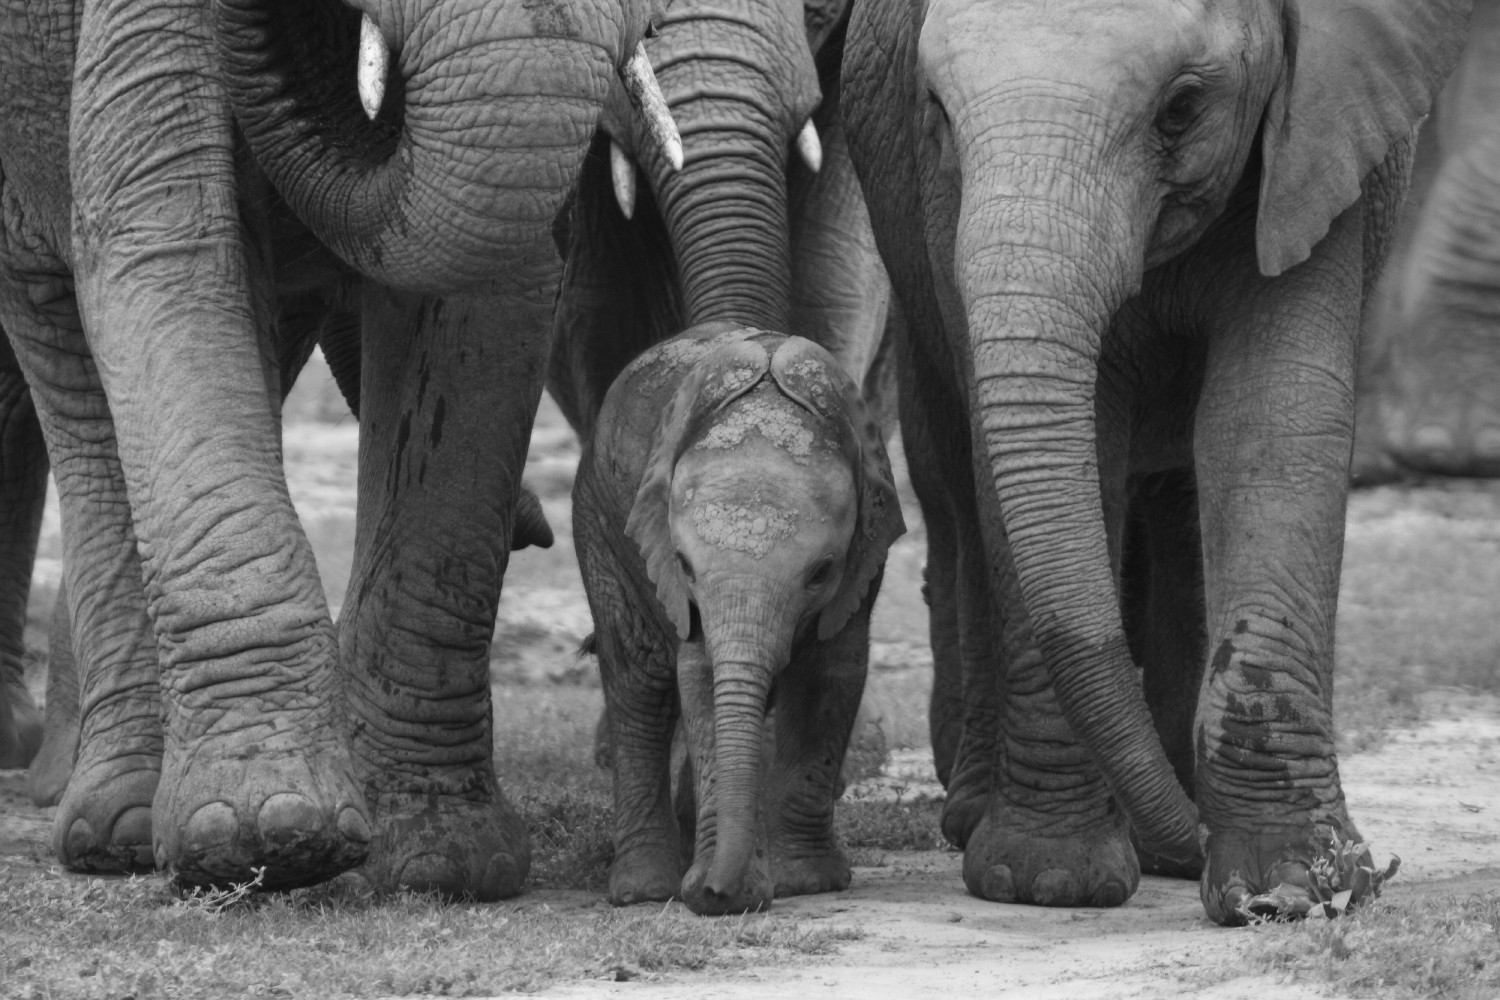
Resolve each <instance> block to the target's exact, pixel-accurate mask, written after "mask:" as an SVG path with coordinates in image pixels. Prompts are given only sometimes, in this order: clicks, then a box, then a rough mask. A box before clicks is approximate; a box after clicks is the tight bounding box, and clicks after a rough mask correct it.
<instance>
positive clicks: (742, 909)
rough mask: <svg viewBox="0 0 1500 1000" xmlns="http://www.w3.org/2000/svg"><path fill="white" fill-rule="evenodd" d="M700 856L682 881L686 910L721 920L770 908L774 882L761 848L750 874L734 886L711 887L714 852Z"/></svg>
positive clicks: (704, 852)
mask: <svg viewBox="0 0 1500 1000" xmlns="http://www.w3.org/2000/svg"><path fill="white" fill-rule="evenodd" d="M699 855H700V857H699V858H698V859H697V860H695V861H694V862H693V866H692V867H691V868H689V869H688V873H687V874H686V875H684V876H683V879H682V892H681V896H682V901H683V902H684V903H686V904H687V908H688V909H689V910H692V911H693V912H694V913H696V914H698V915H699V916H705V917H720V916H724V915H726V914H731V913H753V912H755V911H757V910H769V909H770V908H771V898H772V896H773V895H774V892H773V889H774V883H773V882H772V881H771V870H770V869H771V866H770V864H769V863H768V858H767V853H766V851H765V849H764V848H757V849H756V851H755V857H754V858H753V859H752V860H751V862H750V867H749V871H747V872H746V874H745V878H744V879H743V881H742V882H741V883H740V884H739V885H737V886H724V885H711V884H710V880H709V874H710V869H711V867H712V866H711V862H712V859H713V850H712V849H711V848H710V849H708V850H700V851H699Z"/></svg>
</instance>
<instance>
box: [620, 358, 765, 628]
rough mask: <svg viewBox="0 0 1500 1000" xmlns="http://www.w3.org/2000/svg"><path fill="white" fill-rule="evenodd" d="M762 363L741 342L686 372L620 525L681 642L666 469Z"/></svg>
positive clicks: (683, 607)
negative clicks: (643, 562)
mask: <svg viewBox="0 0 1500 1000" xmlns="http://www.w3.org/2000/svg"><path fill="white" fill-rule="evenodd" d="M668 343H671V342H670V341H669V342H668ZM767 364H768V359H767V358H766V352H765V349H764V348H762V347H761V346H760V345H759V344H757V343H755V342H754V341H751V340H744V341H740V342H738V343H731V344H727V345H725V346H724V347H721V348H719V349H718V350H716V351H715V352H714V353H713V354H711V355H709V356H708V357H707V358H704V359H703V360H701V361H699V362H698V363H697V364H695V365H694V366H693V367H692V368H690V369H688V372H687V374H686V375H685V376H684V377H683V379H682V381H681V383H679V384H678V386H677V391H676V392H675V393H674V394H673V395H672V399H671V401H670V402H668V403H667V408H666V409H665V410H664V411H663V412H662V415H661V421H660V423H658V424H657V427H656V436H655V437H654V438H653V439H652V441H651V456H650V457H649V458H648V459H647V460H646V470H645V473H644V474H643V475H642V477H641V485H640V487H639V488H638V489H637V490H636V494H635V503H634V504H633V505H632V506H631V508H630V517H629V519H628V520H627V521H626V522H625V534H626V535H627V536H629V537H630V539H631V540H632V541H634V542H635V544H636V545H637V546H639V547H640V550H641V555H642V556H643V557H644V558H645V560H646V575H647V576H648V577H650V578H651V582H652V584H654V585H655V587H656V596H657V597H658V598H659V599H660V600H661V605H662V607H663V608H665V609H666V612H667V617H668V618H669V619H670V620H671V622H672V626H673V627H674V628H676V629H677V634H678V636H680V637H681V638H683V639H686V638H687V637H688V632H689V630H690V622H689V617H688V582H687V580H686V579H685V578H684V577H683V575H682V570H681V568H679V567H678V565H677V547H676V545H674V544H673V542H672V525H671V520H670V518H669V517H668V513H669V511H670V508H671V506H672V471H673V470H674V469H675V468H676V467H677V460H678V459H679V458H680V457H682V453H683V451H685V450H686V449H687V446H688V444H689V443H690V442H692V441H693V440H694V439H695V438H696V437H697V436H698V433H699V430H700V429H701V428H702V427H703V425H704V424H705V423H706V422H707V421H709V420H710V419H712V417H713V414H714V411H716V410H718V409H719V408H720V407H722V406H724V405H725V404H726V403H729V402H731V401H733V400H734V399H737V398H738V397H740V396H742V395H744V394H745V393H747V392H749V391H750V390H751V389H752V388H753V387H754V386H755V384H756V383H757V382H759V381H760V380H761V378H762V377H763V376H764V375H765V373H766V366H767Z"/></svg>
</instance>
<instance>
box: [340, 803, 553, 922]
mask: <svg viewBox="0 0 1500 1000" xmlns="http://www.w3.org/2000/svg"><path fill="white" fill-rule="evenodd" d="M481 783H482V782H481ZM488 784H489V788H488V789H487V792H488V794H483V795H482V796H476V795H475V794H474V793H473V792H467V793H463V794H442V793H440V792H390V793H386V794H384V795H381V796H380V798H379V801H378V802H377V803H376V806H375V839H374V842H373V844H372V845H371V847H370V859H369V862H368V863H367V864H366V865H365V867H364V868H363V869H362V870H361V873H362V874H363V876H364V878H365V879H366V880H367V881H368V882H369V883H370V885H371V888H373V889H375V890H376V891H377V892H392V891H397V890H401V889H409V890H412V891H414V892H437V893H439V894H440V895H442V896H443V897H445V898H449V899H469V900H476V901H478V902H481V903H489V902H494V901H495V900H499V899H508V898H510V897H511V896H514V895H516V894H517V893H519V892H520V891H521V887H522V885H523V884H524V883H525V882H526V876H527V874H528V873H529V872H530V871H531V838H530V835H529V834H528V833H527V832H526V823H525V821H524V820H522V819H521V817H520V815H519V814H518V813H517V812H516V810H515V809H514V808H513V807H512V806H511V804H510V803H509V802H508V801H506V799H505V796H504V795H502V794H501V793H500V790H499V788H498V787H496V786H495V785H494V783H493V781H490V782H489V783H488Z"/></svg>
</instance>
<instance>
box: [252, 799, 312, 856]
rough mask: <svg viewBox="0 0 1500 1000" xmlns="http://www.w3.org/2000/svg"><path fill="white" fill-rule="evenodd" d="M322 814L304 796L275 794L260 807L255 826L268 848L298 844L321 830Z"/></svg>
mask: <svg viewBox="0 0 1500 1000" xmlns="http://www.w3.org/2000/svg"><path fill="white" fill-rule="evenodd" d="M322 819H323V814H322V812H321V810H319V809H318V807H317V806H315V805H313V804H312V802H311V801H310V800H309V799H308V798H307V796H305V795H300V794H298V793H297V792H277V793H276V794H275V795H272V796H271V797H270V798H268V799H266V801H265V802H264V803H262V804H261V807H260V813H259V814H258V815H257V816H256V818H255V825H256V826H257V827H258V828H259V830H260V836H261V839H262V840H263V841H264V842H265V843H266V845H267V846H269V847H286V846H292V845H295V844H297V843H300V842H302V841H304V840H306V839H307V838H308V836H309V835H311V834H313V833H315V832H316V831H317V829H318V828H319V827H320V826H322V825H323V824H322Z"/></svg>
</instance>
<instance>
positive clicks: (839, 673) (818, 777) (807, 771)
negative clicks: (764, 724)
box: [766, 576, 880, 897]
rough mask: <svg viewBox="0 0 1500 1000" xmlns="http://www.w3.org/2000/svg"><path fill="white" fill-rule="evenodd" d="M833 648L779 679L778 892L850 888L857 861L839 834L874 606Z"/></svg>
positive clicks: (770, 814) (770, 786)
mask: <svg viewBox="0 0 1500 1000" xmlns="http://www.w3.org/2000/svg"><path fill="white" fill-rule="evenodd" d="M879 589H880V578H879V577H878V576H877V577H876V579H875V580H874V582H872V583H871V585H870V593H869V595H868V596H867V597H866V598H865V602H864V604H863V605H861V606H860V609H859V610H858V611H856V612H855V613H854V615H853V616H852V617H851V618H850V619H849V621H848V623H847V624H846V625H845V626H844V628H843V629H842V630H840V631H839V633H838V634H837V635H835V636H833V637H832V638H831V639H828V640H827V641H825V642H813V643H811V644H809V646H808V647H807V648H805V649H802V650H799V651H798V652H796V653H794V654H793V656H792V661H791V663H790V664H789V665H788V666H787V669H786V670H785V671H784V672H783V673H782V674H780V675H779V676H778V677H777V678H776V693H775V703H776V711H775V728H776V751H775V757H774V759H773V761H772V764H771V770H770V776H769V779H768V780H767V783H766V815H767V818H768V819H769V821H770V824H771V832H770V840H771V876H772V878H773V879H774V881H775V887H776V888H775V894H776V895H777V896H778V897H781V896H802V895H807V894H810V893H817V892H837V891H839V890H840V889H847V888H848V887H849V879H850V876H851V873H850V870H849V859H848V857H847V856H846V855H845V854H844V852H843V850H841V849H840V848H839V846H838V843H837V840H836V838H835V837H834V832H833V811H834V802H835V801H836V799H837V798H838V792H839V787H838V786H839V774H840V771H841V769H842V768H843V766H844V753H845V751H846V750H848V748H849V737H850V735H851V734H852V733H853V731H854V719H855V716H856V715H858V714H859V702H860V698H861V697H863V695H864V689H865V675H866V672H867V671H868V668H869V660H870V607H871V606H872V605H873V604H874V601H875V595H876V594H877V593H878V592H879Z"/></svg>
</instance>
